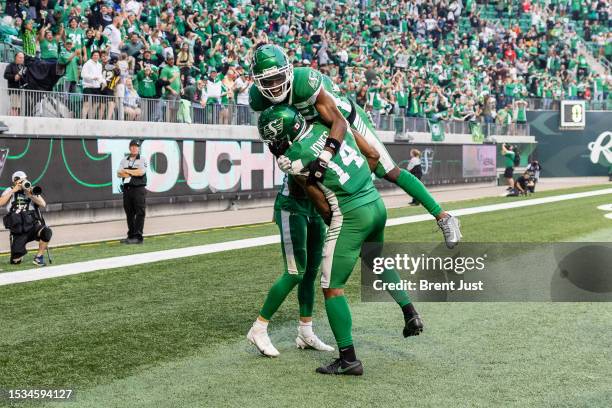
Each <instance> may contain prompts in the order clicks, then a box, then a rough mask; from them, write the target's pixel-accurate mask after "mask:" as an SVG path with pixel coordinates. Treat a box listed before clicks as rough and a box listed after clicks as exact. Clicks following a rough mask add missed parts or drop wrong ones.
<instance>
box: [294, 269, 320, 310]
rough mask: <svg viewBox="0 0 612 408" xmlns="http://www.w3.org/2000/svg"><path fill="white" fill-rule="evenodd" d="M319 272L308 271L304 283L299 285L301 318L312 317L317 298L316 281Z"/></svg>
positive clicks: (303, 279)
mask: <svg viewBox="0 0 612 408" xmlns="http://www.w3.org/2000/svg"><path fill="white" fill-rule="evenodd" d="M316 277H317V272H316V271H315V272H314V273H309V271H306V273H304V277H303V278H302V281H301V282H300V283H299V284H298V303H299V305H300V317H312V310H313V309H314V298H315V287H314V286H315V285H314V283H315V279H316Z"/></svg>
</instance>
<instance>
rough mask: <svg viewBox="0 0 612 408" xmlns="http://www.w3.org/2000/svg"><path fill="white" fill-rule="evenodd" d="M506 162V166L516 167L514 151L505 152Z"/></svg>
mask: <svg viewBox="0 0 612 408" xmlns="http://www.w3.org/2000/svg"><path fill="white" fill-rule="evenodd" d="M504 164H505V166H506V167H514V152H510V151H508V152H506V154H504Z"/></svg>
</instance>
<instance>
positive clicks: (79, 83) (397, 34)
mask: <svg viewBox="0 0 612 408" xmlns="http://www.w3.org/2000/svg"><path fill="white" fill-rule="evenodd" d="M487 3H489V2H487ZM494 4H495V6H494V10H493V11H494V13H493V15H491V13H489V12H488V11H490V6H488V5H487V4H486V3H479V2H478V1H475V0H463V1H460V0H381V1H369V0H359V1H351V0H344V1H342V0H338V1H331V0H328V1H314V0H252V1H251V0H229V1H228V0H225V1H221V0H166V1H163V0H128V1H126V0H110V1H109V0H80V1H79V0H7V2H6V6H5V10H4V15H5V17H4V20H3V22H4V25H3V27H2V32H3V33H4V34H6V38H12V39H13V40H14V41H13V42H17V43H19V44H20V46H21V48H22V49H23V54H24V55H21V56H20V57H19V58H22V59H25V60H26V61H27V60H28V59H34V58H39V59H40V60H41V61H42V62H45V63H50V64H54V63H55V64H57V67H58V68H57V69H58V70H61V75H62V76H63V79H62V81H61V87H62V90H63V91H64V92H70V93H72V92H76V93H82V94H83V95H84V99H83V100H84V103H83V109H82V111H81V113H80V114H81V116H82V117H103V118H112V117H113V115H117V114H118V113H117V112H119V110H118V109H115V106H114V105H111V104H108V103H104V104H103V103H100V102H99V100H100V98H98V99H96V96H98V95H104V96H114V97H121V99H118V100H119V101H120V102H117V103H121V104H122V107H123V109H122V112H123V115H124V118H125V119H130V120H138V119H140V118H141V117H142V115H143V114H145V112H144V111H143V109H142V106H141V104H142V99H157V100H160V103H158V104H156V105H155V108H154V109H150V108H147V109H146V111H147V112H146V114H147V115H154V116H155V119H156V120H171V121H177V120H178V121H195V122H206V121H210V120H211V119H210V118H207V116H208V115H213V116H215V117H216V119H215V120H216V121H218V122H220V123H230V115H239V116H240V117H242V118H243V120H242V123H246V122H247V121H248V117H249V112H248V107H247V105H248V91H249V88H250V87H251V86H252V84H253V83H252V80H251V78H250V76H249V53H250V50H251V49H252V48H253V46H254V45H256V44H258V43H261V42H273V43H276V44H279V45H281V46H283V47H284V48H285V49H286V51H287V54H288V56H289V58H290V59H291V61H292V62H293V63H294V65H295V66H311V67H313V68H316V69H319V70H321V71H322V72H324V73H326V74H327V75H329V76H330V77H331V78H332V79H333V80H334V81H335V82H336V83H337V84H338V86H339V87H340V88H341V89H342V90H343V91H344V92H345V93H346V94H347V95H348V96H349V97H350V98H352V99H353V100H354V101H355V102H356V103H357V104H359V105H361V106H363V107H365V108H366V109H367V110H368V111H370V112H371V113H372V116H373V118H374V119H375V121H376V120H378V118H379V117H380V115H387V114H401V115H405V116H413V117H426V118H429V119H433V120H438V119H455V120H465V121H471V120H479V121H483V122H487V123H498V124H502V125H507V124H510V123H514V122H516V123H521V122H524V121H525V120H526V114H525V112H526V108H527V102H526V100H527V99H528V98H539V99H540V101H541V105H542V107H543V108H552V107H553V106H554V105H556V103H557V102H558V101H559V100H560V99H562V98H569V99H586V100H591V101H596V102H601V103H604V102H606V101H610V100H611V98H612V92H610V89H611V88H612V76H610V75H605V74H600V73H597V72H596V70H594V69H592V67H591V66H589V64H588V62H587V58H586V57H585V56H583V55H581V54H580V53H578V51H577V50H578V43H579V41H580V40H581V39H584V40H586V41H588V42H592V43H594V44H598V45H600V47H599V48H598V50H599V51H598V52H600V53H601V56H602V57H605V58H607V59H608V60H610V58H611V57H612V45H611V41H612V37H611V35H612V34H611V31H610V24H611V22H610V16H611V12H612V3H611V2H609V1H605V0H498V2H496V3H494ZM521 22H526V24H519V23H521ZM578 31H579V32H578ZM598 56H599V55H598ZM5 77H6V75H5ZM7 79H9V80H10V78H7ZM13 79H14V78H13ZM13 82H14V81H13ZM10 85H11V84H10V83H9V86H10ZM111 99H112V98H111ZM96 101H98V103H96ZM114 103H115V102H113V104H114ZM229 105H238V109H237V110H236V109H234V110H232V112H235V113H231V114H230V112H229V110H228V109H227V106H229ZM189 106H191V107H201V106H209V107H210V108H211V109H210V110H186V109H184V108H186V107H189ZM189 112H193V113H192V114H191V113H189ZM92 113H93V114H94V115H93V116H91V115H92ZM190 115H192V116H193V117H190ZM147 119H148V120H150V119H151V118H147Z"/></svg>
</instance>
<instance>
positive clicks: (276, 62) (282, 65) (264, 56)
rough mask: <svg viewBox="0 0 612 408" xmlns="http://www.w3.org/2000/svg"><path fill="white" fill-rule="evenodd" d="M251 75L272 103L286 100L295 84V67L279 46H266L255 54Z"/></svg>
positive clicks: (261, 47) (258, 49) (259, 48)
mask: <svg viewBox="0 0 612 408" xmlns="http://www.w3.org/2000/svg"><path fill="white" fill-rule="evenodd" d="M251 75H252V77H253V81H254V82H255V86H257V89H259V91H260V92H261V93H262V95H263V96H265V97H266V98H267V99H269V100H270V101H271V102H272V103H280V102H282V101H284V100H285V98H286V97H287V95H288V94H289V92H291V85H292V83H293V65H292V64H291V62H290V61H289V57H287V54H285V51H283V49H282V48H281V47H279V46H278V45H274V44H265V45H262V46H260V47H258V48H257V49H255V52H254V53H253V60H252V62H251Z"/></svg>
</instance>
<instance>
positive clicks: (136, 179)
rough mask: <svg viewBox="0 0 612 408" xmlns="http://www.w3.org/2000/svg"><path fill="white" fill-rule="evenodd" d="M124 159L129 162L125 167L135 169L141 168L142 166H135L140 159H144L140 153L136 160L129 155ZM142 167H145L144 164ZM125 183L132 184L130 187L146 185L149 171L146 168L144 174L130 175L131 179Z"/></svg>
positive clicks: (126, 184)
mask: <svg viewBox="0 0 612 408" xmlns="http://www.w3.org/2000/svg"><path fill="white" fill-rule="evenodd" d="M124 160H125V161H126V162H127V164H128V166H127V167H125V168H127V169H130V170H134V169H137V168H140V167H135V164H136V163H139V162H140V160H142V159H141V158H140V154H138V155H137V156H136V158H135V159H134V160H130V157H129V156H128V157H126V158H125V159H124ZM139 164H140V163H139ZM142 167H144V166H142ZM124 185H125V186H130V187H144V186H146V185H147V172H146V170H145V173H144V174H143V175H142V176H131V177H130V181H129V182H127V183H124Z"/></svg>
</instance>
